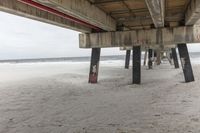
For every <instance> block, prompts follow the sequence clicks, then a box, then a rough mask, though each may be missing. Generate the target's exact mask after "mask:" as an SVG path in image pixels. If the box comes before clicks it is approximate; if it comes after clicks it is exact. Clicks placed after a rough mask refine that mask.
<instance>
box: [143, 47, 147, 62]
mask: <svg viewBox="0 0 200 133" xmlns="http://www.w3.org/2000/svg"><path fill="white" fill-rule="evenodd" d="M147 52H148V50H147V49H145V53H144V62H143V66H146V64H147Z"/></svg>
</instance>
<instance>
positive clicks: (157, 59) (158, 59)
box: [156, 49, 161, 65]
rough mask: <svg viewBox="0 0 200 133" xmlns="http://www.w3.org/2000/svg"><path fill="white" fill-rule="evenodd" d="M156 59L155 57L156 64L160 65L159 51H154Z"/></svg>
mask: <svg viewBox="0 0 200 133" xmlns="http://www.w3.org/2000/svg"><path fill="white" fill-rule="evenodd" d="M156 53H157V57H156V64H157V65H160V64H161V57H160V50H159V49H158V50H156Z"/></svg>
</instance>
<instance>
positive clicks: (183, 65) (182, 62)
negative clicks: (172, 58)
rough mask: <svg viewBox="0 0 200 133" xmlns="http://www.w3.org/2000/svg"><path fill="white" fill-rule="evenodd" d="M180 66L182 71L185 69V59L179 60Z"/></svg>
mask: <svg viewBox="0 0 200 133" xmlns="http://www.w3.org/2000/svg"><path fill="white" fill-rule="evenodd" d="M181 64H182V67H183V69H184V68H185V58H181Z"/></svg>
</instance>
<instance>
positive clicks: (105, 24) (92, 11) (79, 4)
mask: <svg viewBox="0 0 200 133" xmlns="http://www.w3.org/2000/svg"><path fill="white" fill-rule="evenodd" d="M34 1H37V2H39V3H41V4H43V5H48V6H49V7H52V8H54V9H56V10H58V11H61V12H64V13H66V14H69V15H70V16H73V17H75V18H78V19H81V20H83V21H85V22H88V23H90V24H92V25H95V26H97V27H99V28H101V29H103V30H105V31H115V30H116V22H115V20H114V19H113V18H112V17H111V16H110V15H108V14H106V13H105V12H103V11H102V10H101V9H99V8H98V7H96V6H95V5H93V4H91V3H90V2H89V1H87V0H48V1H47V0H34Z"/></svg>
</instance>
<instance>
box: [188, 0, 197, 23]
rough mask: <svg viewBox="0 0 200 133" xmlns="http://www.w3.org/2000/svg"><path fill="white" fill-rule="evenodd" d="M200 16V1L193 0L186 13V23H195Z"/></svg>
mask: <svg viewBox="0 0 200 133" xmlns="http://www.w3.org/2000/svg"><path fill="white" fill-rule="evenodd" d="M199 18H200V1H199V0H191V2H190V4H189V6H188V8H187V11H186V13H185V25H194V24H196V23H197V21H198V20H199Z"/></svg>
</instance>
